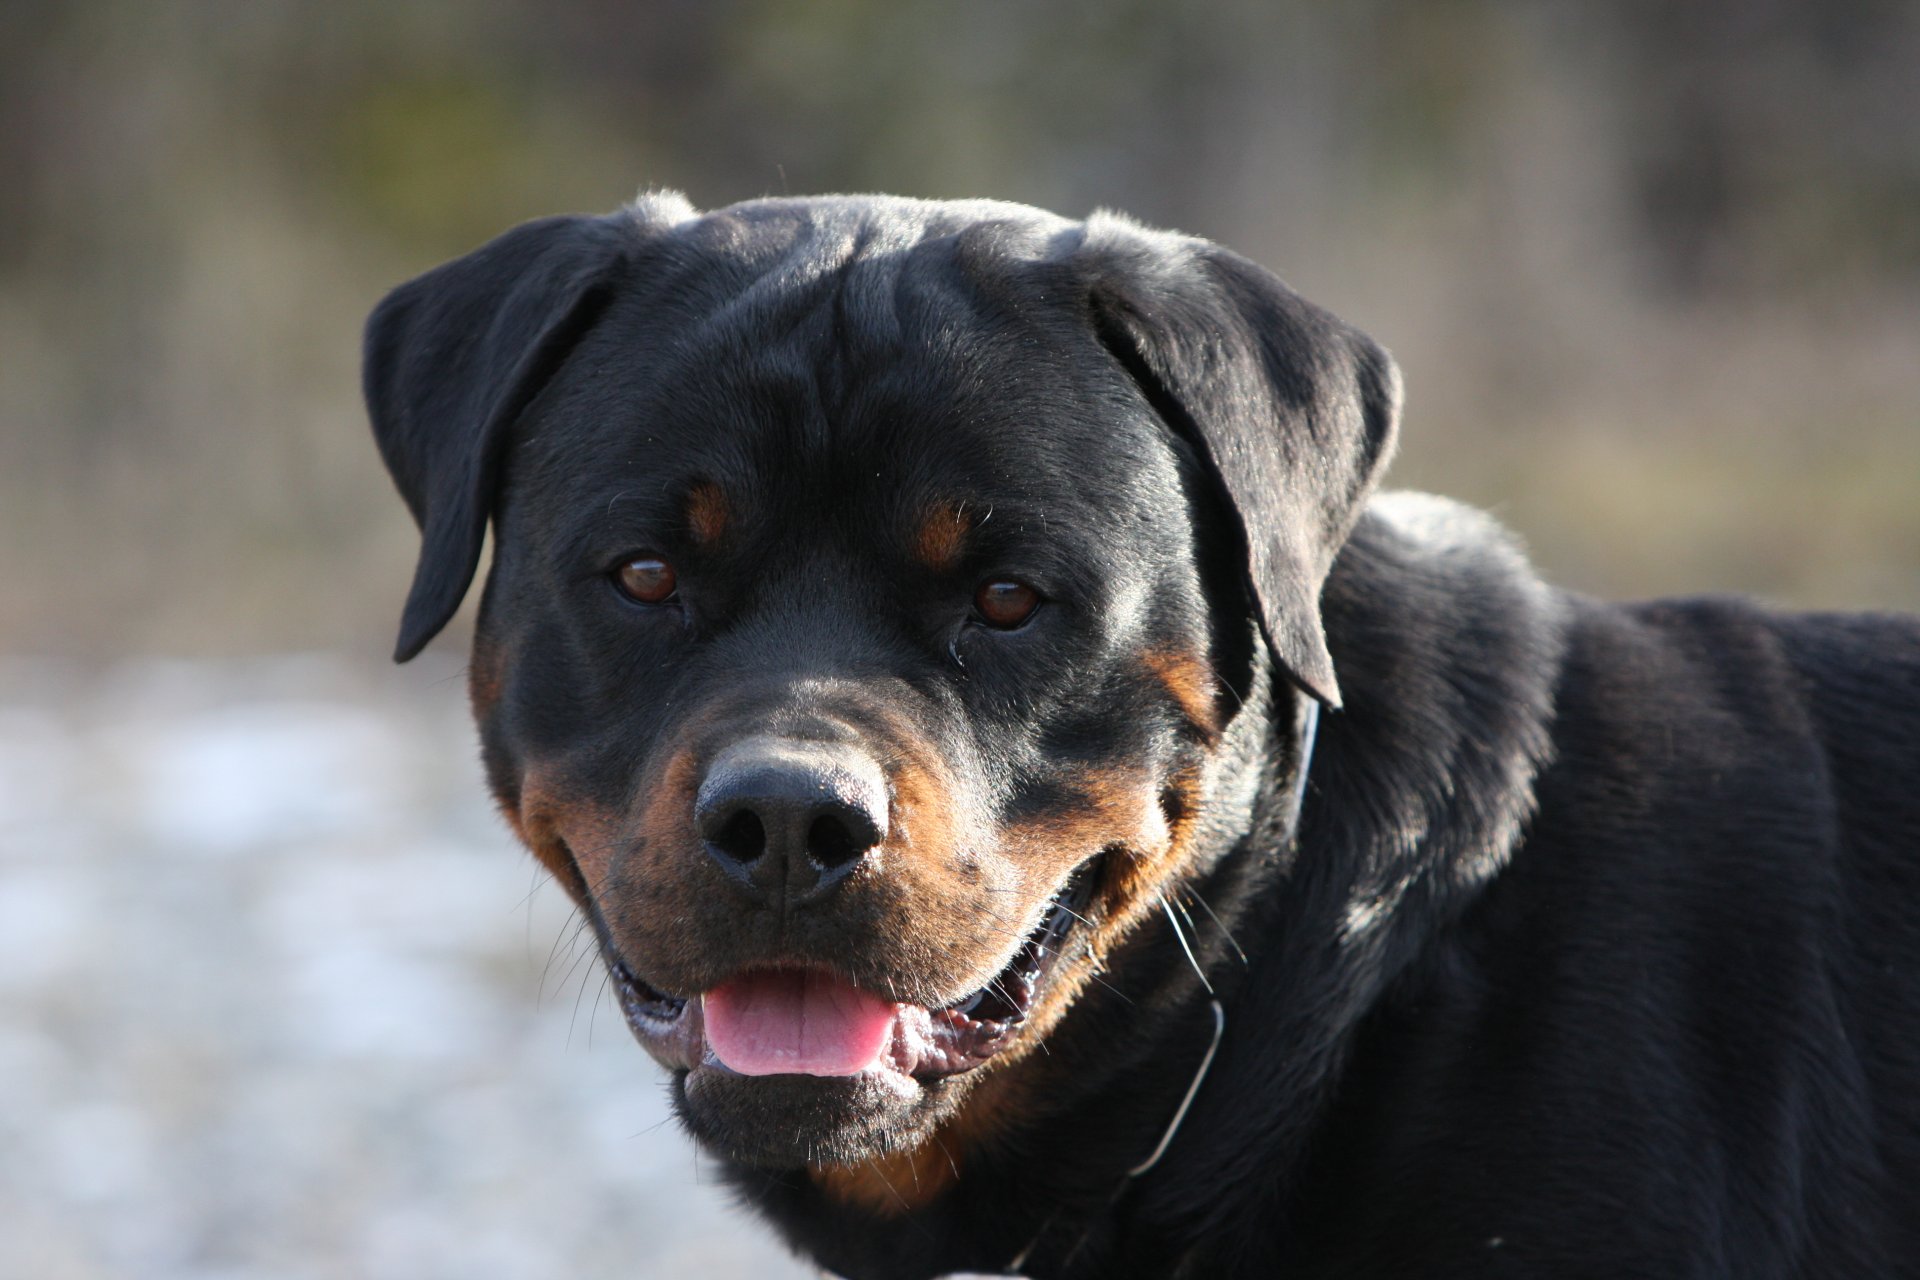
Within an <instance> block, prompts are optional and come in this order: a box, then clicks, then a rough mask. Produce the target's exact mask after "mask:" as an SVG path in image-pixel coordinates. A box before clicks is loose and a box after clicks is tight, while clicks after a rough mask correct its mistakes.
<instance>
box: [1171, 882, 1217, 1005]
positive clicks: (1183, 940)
mask: <svg viewBox="0 0 1920 1280" xmlns="http://www.w3.org/2000/svg"><path fill="white" fill-rule="evenodd" d="M1160 908H1161V910H1162V911H1164V912H1165V913H1166V916H1167V923H1168V924H1170V925H1172V926H1173V936H1174V937H1175V938H1176V939H1178V940H1179V943H1180V950H1182V951H1184V952H1185V953H1186V956H1187V963H1188V964H1190V965H1192V966H1193V972H1194V973H1195V974H1196V975H1197V976H1198V977H1199V979H1200V985H1201V986H1202V987H1205V988H1206V991H1207V994H1208V995H1212V994H1213V984H1212V983H1211V982H1208V981H1207V975H1206V972H1205V971H1204V970H1202V969H1201V968H1200V960H1199V958H1198V957H1197V956H1195V955H1194V954H1193V947H1192V946H1190V945H1189V944H1188V942H1187V935H1186V934H1184V933H1182V932H1181V931H1180V920H1179V917H1177V916H1175V915H1174V914H1173V905H1172V904H1171V903H1169V902H1168V901H1167V895H1166V894H1164V893H1163V894H1161V895H1160Z"/></svg>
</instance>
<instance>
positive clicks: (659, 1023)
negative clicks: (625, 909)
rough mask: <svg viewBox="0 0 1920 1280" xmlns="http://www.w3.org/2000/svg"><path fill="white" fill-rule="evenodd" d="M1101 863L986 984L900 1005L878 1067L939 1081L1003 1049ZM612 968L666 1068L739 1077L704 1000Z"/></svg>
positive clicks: (623, 998)
mask: <svg viewBox="0 0 1920 1280" xmlns="http://www.w3.org/2000/svg"><path fill="white" fill-rule="evenodd" d="M1100 862H1101V859H1100V858H1099V857H1097V856H1096V857H1094V858H1090V859H1088V860H1087V861H1086V862H1083V863H1081V864H1080V866H1079V867H1077V868H1075V869H1074V871H1073V873H1072V874H1071V875H1070V876H1068V878H1067V881H1066V883H1065V884H1063V885H1062V886H1061V887H1060V888H1059V890H1057V891H1056V892H1055V893H1054V894H1053V896H1052V898H1051V899H1050V902H1049V905H1048V908H1047V910H1046V911H1045V912H1044V913H1043V914H1042V916H1041V919H1040V923H1039V924H1038V925H1037V926H1036V927H1035V928H1034V930H1033V931H1032V932H1031V933H1029V934H1028V935H1027V937H1026V939H1025V940H1024V941H1023V942H1022V943H1021V945H1020V947H1019V949H1018V950H1016V951H1015V952H1014V954H1013V957H1012V958H1011V959H1010V960H1009V961H1008V962H1007V964H1006V965H1005V966H1004V967H1003V968H1002V969H1001V970H1000V972H999V973H997V974H995V975H994V976H993V977H992V978H990V979H989V980H988V981H987V982H986V984H985V985H983V986H981V987H980V988H979V989H977V990H975V991H972V992H969V993H968V994H967V995H965V996H962V997H961V998H960V999H958V1000H955V1001H953V1002H952V1003H950V1004H946V1005H942V1006H940V1007H938V1008H927V1007H926V1006H924V1005H917V1004H911V1003H906V1002H895V1004H894V1016H893V1026H892V1029H891V1037H890V1040H889V1043H888V1044H887V1046H886V1047H885V1048H884V1049H883V1050H882V1052H881V1055H880V1058H879V1059H878V1065H879V1066H880V1067H881V1068H882V1069H884V1070H888V1071H891V1072H893V1073H896V1074H898V1075H902V1076H911V1077H913V1078H915V1079H921V1080H926V1079H934V1078H937V1077H940V1076H950V1075H956V1074H958V1073H960V1072H963V1071H969V1070H972V1069H973V1068H975V1067H978V1066H981V1065H982V1064H984V1063H985V1062H987V1061H988V1060H989V1059H990V1058H992V1057H993V1056H994V1055H995V1054H996V1053H998V1052H999V1051H1000V1050H1001V1049H1002V1048H1004V1047H1005V1046H1006V1044H1007V1043H1008V1042H1009V1041H1010V1040H1011V1039H1012V1038H1013V1035H1014V1033H1015V1031H1016V1029H1017V1028H1018V1027H1019V1026H1020V1024H1021V1023H1022V1022H1024V1021H1025V1019H1026V1015H1027V1013H1028V1012H1029V1011H1030V1010H1031V1009H1032V1007H1033V1004H1034V1000H1035V998H1036V997H1037V996H1038V994H1039V992H1040V991H1041V990H1042V989H1043V988H1044V986H1045V984H1046V979H1047V977H1048V976H1049V975H1050V974H1051V973H1052V971H1053V969H1054V967H1055V966H1056V965H1057V963H1058V962H1059V958H1060V956H1061V954H1062V953H1063V952H1064V951H1065V946H1064V944H1065V942H1066V940H1067V937H1068V935H1069V934H1070V933H1071V932H1072V930H1073V928H1074V925H1075V924H1076V923H1077V922H1080V921H1083V920H1085V918H1086V915H1085V913H1086V909H1087V906H1088V904H1089V903H1090V901H1091V900H1092V897H1093V887H1094V884H1095V881H1096V879H1097V872H1098V868H1099V864H1100ZM607 968H608V970H609V972H610V973H611V975H612V979H613V986H614V992H615V994H616V996H617V997H618V999H619V1001H620V1007H621V1010H622V1012H623V1013H624V1014H625V1015H626V1019H627V1023H628V1025H629V1027H631V1028H632V1030H633V1033H634V1035H635V1036H636V1037H637V1038H638V1039H639V1040H640V1041H641V1043H642V1044H644V1045H646V1046H647V1047H648V1048H649V1049H650V1050H651V1051H652V1052H653V1054H654V1056H655V1057H657V1058H658V1059H659V1060H660V1061H661V1062H662V1063H664V1064H665V1065H667V1066H668V1067H671V1068H675V1069H680V1070H693V1069H695V1068H699V1069H703V1070H708V1071H713V1072H716V1073H719V1074H725V1075H732V1074H735V1073H734V1072H733V1071H732V1070H731V1069H730V1068H728V1067H727V1066H726V1064H725V1063H723V1062H721V1061H720V1059H719V1058H718V1057H717V1056H716V1055H715V1054H714V1052H713V1050H712V1048H711V1046H709V1045H708V1044H707V1041H706V1028H705V1018H704V1013H703V1010H702V1008H701V1001H700V1000H699V999H698V998H688V997H684V996H674V995H669V994H667V993H665V992H663V991H660V990H658V989H656V988H654V987H652V986H650V985H648V984H647V983H646V982H645V981H644V980H642V979H641V978H640V977H639V976H638V975H637V974H635V973H634V972H633V970H632V968H631V967H629V966H628V964H627V963H626V961H625V960H623V959H622V958H620V957H619V956H618V955H614V954H609V956H608V961H607Z"/></svg>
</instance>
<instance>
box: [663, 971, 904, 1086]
mask: <svg viewBox="0 0 1920 1280" xmlns="http://www.w3.org/2000/svg"><path fill="white" fill-rule="evenodd" d="M700 1003H701V1009H702V1011H703V1013H704V1015H705V1019H706V1030H707V1043H708V1044H709V1045H711V1046H713V1052H714V1056H715V1057H717V1058H719V1059H720V1061H721V1062H722V1063H724V1064H726V1065H727V1066H728V1067H730V1068H732V1069H733V1070H735V1071H737V1072H739V1073H740V1074H741V1075H743V1076H773V1075H806V1076H851V1075H857V1074H859V1073H860V1072H862V1071H865V1070H866V1069H867V1068H869V1067H871V1066H873V1065H874V1063H875V1062H876V1061H878V1060H879V1057H880V1055H881V1053H882V1052H883V1051H884V1050H885V1049H886V1047H887V1043H888V1041H889V1040H891V1039H892V1033H893V1015H894V1008H895V1006H894V1005H893V1004H892V1002H890V1001H887V1000H883V999H881V998H880V997H879V996H877V995H874V994H873V993H872V992H869V991H862V990H861V989H860V988H858V987H856V986H854V985H853V984H852V983H850V982H843V981H841V980H840V979H839V978H836V977H833V976H832V975H830V974H825V973H813V972H807V971H804V970H795V969H762V970H756V971H753V972H749V973H743V974H741V975H740V976H739V977H737V978H735V979H734V980H733V981H731V982H726V983H722V984H721V985H720V986H717V987H715V988H714V989H713V990H711V991H709V992H707V994H706V995H704V996H702V997H701V998H700Z"/></svg>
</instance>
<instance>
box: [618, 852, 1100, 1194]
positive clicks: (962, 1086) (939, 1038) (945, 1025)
mask: <svg viewBox="0 0 1920 1280" xmlns="http://www.w3.org/2000/svg"><path fill="white" fill-rule="evenodd" d="M1098 862H1099V860H1098V859H1094V860H1090V861H1089V862H1088V863H1087V864H1084V865H1083V866H1081V867H1080V868H1079V869H1077V870H1076V872H1075V873H1074V874H1073V875H1072V876H1070V877H1069V878H1068V881H1067V883H1066V884H1065V885H1063V886H1062V887H1061V888H1060V889H1059V890H1058V891H1057V892H1056V893H1055V894H1054V896H1053V899H1052V900H1051V904H1050V905H1049V907H1048V909H1047V910H1046V911H1045V912H1043V913H1042V918H1041V921H1040V923H1039V925H1038V926H1037V927H1036V928H1035V929H1034V930H1033V932H1032V933H1031V934H1030V935H1028V937H1027V938H1026V939H1025V941H1024V942H1023V944H1022V945H1021V946H1020V947H1019V948H1018V949H1017V950H1016V951H1015V952H1014V954H1013V956H1012V957H1011V958H1009V959H1008V960H1007V962H1006V964H1005V967H1004V968H1002V969H1001V970H1000V972H999V973H998V974H996V975H995V976H994V977H993V978H992V979H990V980H989V981H988V982H987V984H986V985H985V986H983V987H981V988H979V989H978V990H975V991H973V992H972V993H970V994H969V995H967V996H964V997H962V998H961V999H959V1000H956V1001H954V1002H952V1003H951V1004H947V1005H942V1006H940V1007H937V1008H928V1007H926V1006H924V1005H915V1004H910V1003H901V1002H895V1001H888V1000H885V999H883V998H881V997H879V996H875V995H873V994H871V993H867V992H862V991H860V990H858V989H857V988H855V987H853V986H852V984H850V983H848V982H847V981H846V980H845V979H843V978H839V977H837V976H835V975H833V974H831V973H829V972H825V971H820V970H782V969H760V970H747V971H744V972H743V973H741V974H738V975H736V976H735V977H734V978H732V979H729V980H728V981H727V982H726V983H723V984H721V985H720V986H719V987H716V988H714V989H713V990H710V991H708V992H707V993H706V994H705V995H703V996H698V997H677V996H671V995H668V994H665V993H663V992H661V991H659V990H658V989H656V988H654V987H652V986H650V985H649V984H648V983H646V982H645V981H644V980H642V979H641V978H639V977H638V976H637V975H636V974H635V973H634V971H633V970H632V969H631V968H630V967H629V966H628V965H627V964H626V963H625V962H624V961H623V960H621V959H619V958H618V957H617V956H609V958H608V967H609V970H610V972H611V975H612V977H613V985H614V990H615V993H616V994H617V996H618V998H619V1000H620V1003H621V1006H622V1009H623V1011H624V1012H625V1014H626V1017H627V1023H628V1025H629V1026H630V1027H631V1029H632V1030H633V1032H634V1035H635V1037H636V1038H637V1039H638V1040H639V1041H640V1043H641V1044H642V1045H643V1046H645V1047H646V1049H647V1051H648V1052H649V1053H651V1054H652V1055H653V1056H654V1058H655V1059H656V1060H658V1061H659V1062H660V1064H661V1065H662V1066H665V1067H667V1068H668V1069H669V1070H671V1071H672V1072H673V1080H674V1086H673V1087H674V1099H675V1103H676V1105H677V1108H678V1110H679V1112H680V1115H681V1118H682V1119H683V1120H684V1121H685V1122H686V1125H687V1127H688V1128H689V1129H690V1130H691V1131H692V1133H693V1135H694V1136H695V1137H696V1138H697V1139H699V1140H700V1141H701V1142H702V1143H704V1144H705V1145H706V1146H707V1147H709V1148H710V1149H712V1150H713V1151H715V1152H717V1153H719V1154H721V1155H723V1156H726V1157H727V1158H729V1159H732V1160H735V1161H737V1162H739V1163H742V1164H747V1165H755V1166H760V1167H765V1168H795V1167H797V1166H799V1165H803V1164H807V1165H832V1164H852V1163H858V1162H861V1161H865V1160H871V1159H873V1158H874V1157H876V1156H881V1155H886V1154H888V1153H890V1152H894V1151H899V1150H903V1149H906V1148H910V1147H914V1146H917V1145H919V1144H920V1143H922V1142H924V1141H925V1140H926V1139H927V1137H928V1136H929V1135H930V1134H931V1133H932V1132H933V1130H934V1128H935V1126H937V1125H938V1124H939V1123H940V1122H941V1121H942V1120H944V1119H945V1118H947V1117H948V1116H949V1115H951V1114H952V1113H953V1112H954V1111H955V1110H956V1109H957V1107H958V1106H959V1103H960V1101H961V1100H962V1099H963V1098H964V1097H965V1096H966V1095H967V1093H968V1092H969V1091H970V1089H971V1087H972V1082H973V1081H974V1080H975V1079H976V1078H978V1076H979V1075H980V1074H981V1073H982V1069H983V1068H985V1067H986V1066H987V1065H988V1064H989V1063H992V1062H995V1061H996V1060H998V1061H1004V1060H1005V1059H1006V1058H1007V1057H1009V1056H1018V1052H1019V1046H1021V1045H1022V1044H1030V1043H1031V1042H1032V1041H1034V1040H1035V1039H1036V1038H1037V1037H1038V1036H1039V1035H1040V1034H1043V1033H1044V1029H1045V1028H1044V1027H1043V1026H1035V1025H1030V1024H1029V1022H1028V1015H1029V1013H1037V1011H1038V1006H1039V1005H1040V1004H1041V1003H1043V997H1044V995H1045V993H1046V992H1047V991H1049V990H1051V989H1053V988H1054V987H1055V986H1056V984H1057V982H1058V981H1059V980H1060V979H1061V978H1062V976H1063V975H1062V974H1061V972H1060V971H1061V970H1062V969H1072V968H1075V967H1077V964H1078V963H1079V962H1070V963H1063V961H1064V960H1065V953H1066V951H1067V947H1066V943H1067V940H1068V938H1069V937H1070V936H1071V935H1072V933H1073V930H1074V926H1075V924H1076V922H1079V921H1081V920H1083V919H1084V918H1085V917H1084V915H1083V913H1084V912H1085V911H1086V910H1088V908H1089V899H1090V897H1091V895H1092V889H1093V884H1094V880H1095V877H1096V872H1097V866H1098ZM1071 982H1072V980H1071V979H1069V980H1068V985H1069V987H1070V986H1071ZM768 1005H773V1006H778V1007H780V1009H781V1012H777V1013H775V1014H774V1015H772V1018H771V1020H772V1022H774V1023H776V1024H779V1025H781V1026H782V1027H784V1034H779V1035H768V1034H764V1033H763V1032H756V1031H754V1030H752V1029H749V1028H750V1024H752V1023H754V1022H755V1021H756V1020H757V1021H758V1022H759V1023H760V1024H761V1026H762V1028H764V1027H765V1026H766V1024H767V1021H768V1015H767V1014H766V1012H765V1010H766V1008H767V1007H768ZM755 1006H758V1009H759V1012H758V1013H757V1014H756V1013H755V1012H753V1010H754V1008H755ZM809 1022H812V1023H813V1028H818V1029H813V1028H808V1024H809ZM803 1028H808V1029H805V1030H803ZM803 1040H812V1041H814V1047H813V1048H812V1049H811V1050H803V1049H801V1048H800V1047H799V1043H800V1042H801V1041H803ZM823 1042H824V1043H825V1044H826V1046H827V1047H826V1048H824V1049H823V1048H822V1047H821V1045H822V1043H823ZM1009 1051H1014V1052H1012V1053H1009Z"/></svg>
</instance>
